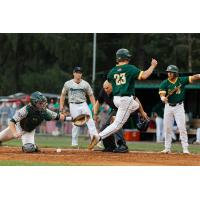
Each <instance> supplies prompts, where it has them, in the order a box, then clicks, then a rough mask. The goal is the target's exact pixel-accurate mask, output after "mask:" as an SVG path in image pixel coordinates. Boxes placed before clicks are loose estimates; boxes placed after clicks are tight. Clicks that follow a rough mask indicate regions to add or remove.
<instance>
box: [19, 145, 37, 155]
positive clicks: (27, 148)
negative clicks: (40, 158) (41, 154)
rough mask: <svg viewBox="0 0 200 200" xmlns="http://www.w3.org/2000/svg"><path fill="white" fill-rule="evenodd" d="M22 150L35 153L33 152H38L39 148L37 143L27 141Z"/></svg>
mask: <svg viewBox="0 0 200 200" xmlns="http://www.w3.org/2000/svg"><path fill="white" fill-rule="evenodd" d="M22 151H23V152H24V153H33V152H38V151H39V149H38V147H37V145H35V144H32V143H26V144H24V145H23V146H22Z"/></svg>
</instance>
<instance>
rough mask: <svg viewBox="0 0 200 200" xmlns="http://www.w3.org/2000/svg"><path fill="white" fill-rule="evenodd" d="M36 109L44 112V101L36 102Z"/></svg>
mask: <svg viewBox="0 0 200 200" xmlns="http://www.w3.org/2000/svg"><path fill="white" fill-rule="evenodd" d="M35 106H36V108H37V109H38V110H40V111H41V110H46V108H47V102H46V101H38V102H37V103H36V104H35Z"/></svg>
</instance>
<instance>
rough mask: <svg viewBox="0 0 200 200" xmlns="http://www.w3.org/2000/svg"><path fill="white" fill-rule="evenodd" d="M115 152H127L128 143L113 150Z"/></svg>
mask: <svg viewBox="0 0 200 200" xmlns="http://www.w3.org/2000/svg"><path fill="white" fill-rule="evenodd" d="M113 152H114V153H127V152H128V147H127V146H126V145H121V146H118V147H117V148H116V149H114V150H113Z"/></svg>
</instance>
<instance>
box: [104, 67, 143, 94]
mask: <svg viewBox="0 0 200 200" xmlns="http://www.w3.org/2000/svg"><path fill="white" fill-rule="evenodd" d="M142 72H143V71H141V70H140V69H138V68H137V67H135V66H134V65H130V64H125V65H120V66H115V67H114V68H113V69H112V70H111V71H110V72H109V73H108V77H107V78H108V81H109V82H110V83H111V84H112V88H113V96H131V95H135V79H136V78H137V79H140V77H141V74H142Z"/></svg>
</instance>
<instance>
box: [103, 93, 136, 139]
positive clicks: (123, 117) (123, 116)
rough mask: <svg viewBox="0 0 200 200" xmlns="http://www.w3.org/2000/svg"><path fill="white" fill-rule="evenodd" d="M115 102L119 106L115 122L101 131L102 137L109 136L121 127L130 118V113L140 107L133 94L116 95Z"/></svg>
mask: <svg viewBox="0 0 200 200" xmlns="http://www.w3.org/2000/svg"><path fill="white" fill-rule="evenodd" d="M113 102H114V104H115V106H116V107H117V108H118V110H117V114H116V117H115V120H114V122H113V123H112V124H111V125H109V126H108V127H107V128H105V129H104V130H103V131H102V132H100V133H99V136H100V137H101V138H102V139H105V138H107V137H108V136H110V135H112V134H114V133H116V132H117V131H118V130H119V129H121V128H122V127H123V125H124V124H125V122H126V121H127V120H128V118H129V116H130V114H131V113H132V112H134V111H136V110H137V109H138V108H139V104H138V102H137V101H135V100H134V99H133V96H131V97H129V96H124V97H120V96H114V100H113Z"/></svg>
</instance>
